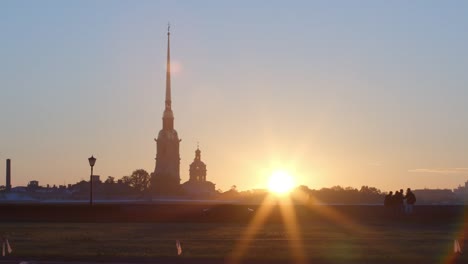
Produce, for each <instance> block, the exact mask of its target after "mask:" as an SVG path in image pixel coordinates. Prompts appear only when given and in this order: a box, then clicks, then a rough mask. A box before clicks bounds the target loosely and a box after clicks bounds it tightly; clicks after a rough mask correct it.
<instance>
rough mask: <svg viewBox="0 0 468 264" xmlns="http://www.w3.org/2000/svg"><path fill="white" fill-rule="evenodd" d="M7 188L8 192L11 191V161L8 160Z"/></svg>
mask: <svg viewBox="0 0 468 264" xmlns="http://www.w3.org/2000/svg"><path fill="white" fill-rule="evenodd" d="M5 182H6V186H5V190H6V191H7V192H9V191H11V160H10V159H7V160H6V180H5Z"/></svg>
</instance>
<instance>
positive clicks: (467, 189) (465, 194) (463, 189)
mask: <svg viewBox="0 0 468 264" xmlns="http://www.w3.org/2000/svg"><path fill="white" fill-rule="evenodd" d="M453 192H454V193H455V195H456V196H457V198H458V199H460V200H461V201H463V202H465V203H468V181H466V182H465V186H458V188H456V189H454V190H453Z"/></svg>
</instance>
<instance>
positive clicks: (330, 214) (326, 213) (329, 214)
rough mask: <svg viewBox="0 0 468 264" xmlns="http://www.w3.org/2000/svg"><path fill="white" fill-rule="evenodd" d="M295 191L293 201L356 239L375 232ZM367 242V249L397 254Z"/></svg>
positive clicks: (388, 248)
mask: <svg viewBox="0 0 468 264" xmlns="http://www.w3.org/2000/svg"><path fill="white" fill-rule="evenodd" d="M296 191H297V192H298V193H297V192H295V193H294V195H293V199H294V200H296V201H298V202H300V203H301V204H304V205H306V207H307V208H308V209H309V210H311V211H314V212H317V213H318V214H319V215H321V216H322V217H325V218H326V219H327V220H330V221H332V222H334V223H336V224H338V226H340V227H342V228H344V229H345V230H346V231H349V232H352V233H353V234H355V235H356V237H359V238H365V237H366V235H368V234H369V233H373V232H376V231H375V230H372V229H369V228H367V227H365V226H363V225H361V224H359V223H357V222H355V221H354V220H353V219H351V218H350V217H348V216H346V215H345V214H342V213H340V212H338V211H336V210H334V209H333V208H332V207H330V206H328V205H322V203H321V202H320V201H319V200H318V199H317V198H315V197H309V196H308V195H307V194H306V193H304V192H303V191H302V190H296ZM305 197H307V198H305ZM367 242H368V246H369V248H374V249H375V250H378V251H379V252H382V253H385V254H389V255H394V254H398V252H397V251H395V250H393V249H392V248H391V247H386V246H384V245H382V246H379V245H380V244H378V243H377V244H376V243H372V242H371V241H367Z"/></svg>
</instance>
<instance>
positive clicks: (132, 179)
mask: <svg viewBox="0 0 468 264" xmlns="http://www.w3.org/2000/svg"><path fill="white" fill-rule="evenodd" d="M126 177H128V178H126ZM122 180H123V182H124V183H126V181H128V184H129V185H130V186H131V187H133V188H134V189H135V190H137V191H140V192H144V191H146V190H147V189H148V188H149V185H150V175H149V173H148V172H147V171H145V170H143V169H138V170H135V171H134V172H133V173H132V175H130V176H125V177H124V178H122Z"/></svg>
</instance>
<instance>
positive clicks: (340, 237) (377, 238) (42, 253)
mask: <svg viewBox="0 0 468 264" xmlns="http://www.w3.org/2000/svg"><path fill="white" fill-rule="evenodd" d="M296 228H298V233H299V234H300V237H295V236H294V234H292V233H291V229H287V228H285V226H283V225H282V224H278V223H277V224H271V223H270V224H266V225H263V226H259V227H258V229H257V231H256V232H255V235H254V236H251V237H250V238H249V239H245V236H243V234H244V232H245V231H246V230H247V224H241V223H226V224H223V223H154V224H153V223H0V234H6V235H7V237H9V241H10V243H11V245H12V247H13V254H12V255H10V256H9V258H30V259H34V258H36V259H63V260H87V259H92V260H120V259H133V260H145V259H146V260H148V259H158V258H165V257H169V258H170V257H173V258H176V257H177V254H176V252H177V251H176V247H175V241H176V240H180V242H181V244H182V250H183V253H182V255H181V256H179V257H177V258H183V259H196V258H205V259H213V260H224V259H229V256H230V255H231V253H232V252H233V250H234V249H236V248H238V247H239V245H245V250H243V251H242V252H241V253H240V257H239V258H238V259H240V260H244V259H259V260H260V259H261V260H263V261H266V262H268V261H269V260H283V261H284V262H289V263H293V262H295V261H296V260H297V262H299V260H302V262H313V263H468V256H467V255H466V254H465V255H463V254H462V255H460V256H457V257H456V258H454V254H453V242H454V239H455V238H456V237H457V235H459V234H460V230H459V229H460V227H458V226H455V225H440V224H439V225H422V226H421V225H418V224H416V223H399V224H391V223H388V222H387V223H380V224H379V223H374V224H369V223H367V224H365V225H357V224H356V225H354V226H350V225H340V224H336V223H324V222H321V223H302V224H300V225H298V226H296ZM461 242H462V245H463V241H461ZM467 253H468V252H467ZM298 254H299V255H301V256H297V255H298Z"/></svg>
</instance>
